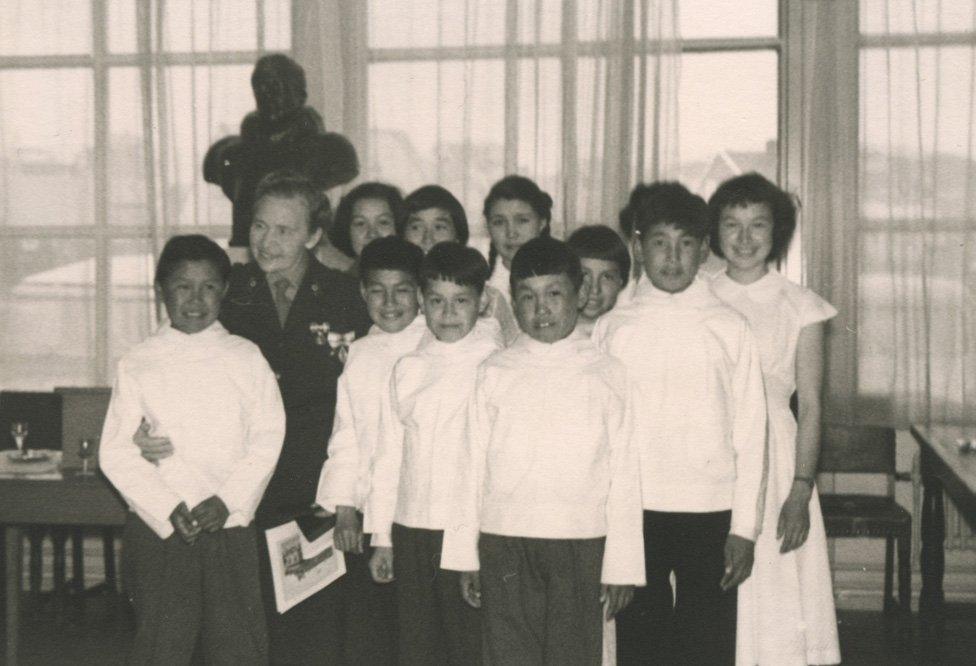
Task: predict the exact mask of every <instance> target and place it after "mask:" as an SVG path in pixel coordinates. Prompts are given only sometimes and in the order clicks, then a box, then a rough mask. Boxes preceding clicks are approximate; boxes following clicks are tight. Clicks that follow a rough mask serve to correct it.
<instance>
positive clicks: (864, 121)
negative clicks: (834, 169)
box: [857, 0, 976, 422]
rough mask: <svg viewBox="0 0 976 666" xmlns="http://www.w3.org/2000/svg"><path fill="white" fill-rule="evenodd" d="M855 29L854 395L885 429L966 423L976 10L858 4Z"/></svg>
mask: <svg viewBox="0 0 976 666" xmlns="http://www.w3.org/2000/svg"><path fill="white" fill-rule="evenodd" d="M860 26H861V49H860V178H859V181H860V182H859V189H860V225H859V233H858V243H859V248H858V257H859V263H858V267H857V276H858V285H859V289H858V330H859V336H858V352H859V353H858V363H859V368H858V390H859V393H860V394H861V396H862V397H863V398H865V399H867V401H868V403H869V404H870V403H871V402H872V401H874V402H876V403H878V404H879V406H880V409H879V411H878V412H877V414H878V416H880V418H882V419H885V420H894V421H896V422H898V421H900V422H903V421H907V420H913V419H915V420H921V419H929V418H931V419H932V420H935V421H940V420H941V421H952V420H962V419H965V418H966V417H967V404H966V403H967V402H971V401H972V399H973V389H972V387H973V386H974V385H976V384H974V382H976V369H974V366H973V360H974V359H973V356H972V355H973V348H974V346H973V340H974V338H973V334H972V333H971V331H972V330H973V325H974V324H976V320H974V318H973V306H974V305H976V290H974V289H973V287H974V276H976V256H974V254H973V251H972V248H973V247H974V240H976V238H974V225H973V219H974V214H976V160H974V152H976V138H974V133H973V129H974V126H973V121H974V120H976V48H974V46H973V45H974V43H976V12H974V3H973V2H972V1H971V0H966V1H957V2H931V3H927V2H910V1H909V0H887V1H885V2H882V1H881V0H861V3H860ZM968 417H969V418H970V419H971V413H969V414H968Z"/></svg>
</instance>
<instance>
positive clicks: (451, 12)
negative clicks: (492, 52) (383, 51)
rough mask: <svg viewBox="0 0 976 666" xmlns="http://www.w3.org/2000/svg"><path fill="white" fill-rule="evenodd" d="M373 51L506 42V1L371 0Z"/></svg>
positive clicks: (370, 17) (370, 24) (370, 30)
mask: <svg viewBox="0 0 976 666" xmlns="http://www.w3.org/2000/svg"><path fill="white" fill-rule="evenodd" d="M367 11H368V12H369V27H368V35H369V38H368V43H369V47H370V48H407V47H410V48H430V47H436V46H484V45H491V44H503V43H504V42H505V0H479V2H474V3H467V2H416V1H415V0H370V2H369V7H368V10H367Z"/></svg>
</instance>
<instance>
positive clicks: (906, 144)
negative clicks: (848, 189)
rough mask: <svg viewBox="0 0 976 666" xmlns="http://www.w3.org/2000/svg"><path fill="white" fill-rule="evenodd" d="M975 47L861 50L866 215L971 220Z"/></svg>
mask: <svg viewBox="0 0 976 666" xmlns="http://www.w3.org/2000/svg"><path fill="white" fill-rule="evenodd" d="M973 54H974V52H973V49H971V48H968V47H962V46H953V47H945V48H918V49H915V48H898V49H863V50H862V51H861V77H860V80H861V173H862V180H861V213H862V215H865V216H868V217H871V218H875V219H878V218H888V217H891V218H893V219H906V218H907V219H915V218H920V217H922V216H923V215H924V216H926V217H929V218H930V219H931V218H934V219H936V220H940V219H945V220H958V219H959V218H960V217H962V216H966V217H971V215H972V212H973V204H974V202H973V192H974V190H973V187H974V186H976V163H974V162H973V155H974V153H976V140H974V137H973V136H971V135H970V132H969V129H970V127H971V126H972V124H973V121H974V119H976V103H974V100H976V98H974V94H973V90H974V88H973V86H972V85H971V83H970V81H971V79H972V77H973V73H974V72H973V57H974V55H973Z"/></svg>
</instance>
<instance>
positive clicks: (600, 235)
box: [566, 224, 630, 287]
mask: <svg viewBox="0 0 976 666" xmlns="http://www.w3.org/2000/svg"><path fill="white" fill-rule="evenodd" d="M566 244H567V245H568V246H569V249H571V250H572V251H573V252H575V253H576V256H578V257H579V258H580V259H600V260H602V261H612V262H613V263H615V264H617V269H618V270H620V277H621V278H622V279H623V286H624V287H626V286H627V281H628V280H630V252H629V251H628V250H627V245H626V243H624V241H623V239H622V238H620V234H618V233H617V232H616V231H614V230H613V229H611V228H610V227H607V226H604V225H602V224H591V225H588V226H585V227H580V228H579V229H577V230H576V231H574V232H573V233H572V235H570V237H569V238H568V239H566Z"/></svg>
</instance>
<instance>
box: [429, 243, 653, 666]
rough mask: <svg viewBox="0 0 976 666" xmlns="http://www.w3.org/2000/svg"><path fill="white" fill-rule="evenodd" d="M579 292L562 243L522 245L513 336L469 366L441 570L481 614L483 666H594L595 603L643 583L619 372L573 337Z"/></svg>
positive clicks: (576, 264) (572, 260) (598, 619)
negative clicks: (467, 425)
mask: <svg viewBox="0 0 976 666" xmlns="http://www.w3.org/2000/svg"><path fill="white" fill-rule="evenodd" d="M588 287H589V282H588V281H587V282H586V283H584V277H583V271H582V268H581V265H580V260H579V258H578V257H577V256H576V255H575V254H573V252H572V251H571V250H570V249H569V247H568V246H567V245H566V244H565V243H563V242H561V241H558V240H555V239H553V238H547V237H540V238H536V239H534V240H530V241H529V242H527V243H525V245H523V246H522V247H521V248H520V249H519V251H518V252H517V253H516V254H515V256H514V258H513V259H512V265H511V291H512V303H513V306H514V308H515V316H516V318H517V319H518V323H519V328H520V329H521V331H522V334H521V335H520V336H519V337H518V338H516V340H515V341H514V342H513V344H512V346H510V347H509V348H508V349H505V350H503V351H500V352H498V353H497V354H494V355H493V356H491V357H490V358H489V359H488V360H486V361H485V362H484V363H482V365H481V367H480V368H479V371H478V382H477V385H476V388H475V400H474V403H473V407H472V409H473V416H472V418H471V424H472V425H471V437H470V438H469V439H468V440H467V442H466V444H467V446H466V453H467V460H468V462H466V463H465V465H464V466H463V468H462V470H463V481H462V483H461V486H460V487H461V497H460V498H459V503H458V506H459V516H458V519H457V521H456V522H457V524H456V527H455V528H454V529H453V530H451V531H449V532H448V533H447V534H446V536H445V538H444V552H443V555H442V558H441V566H442V567H444V568H447V569H457V570H460V571H462V574H461V594H462V596H463V597H464V598H465V600H466V601H467V602H468V603H469V604H471V605H472V606H474V607H480V608H482V612H483V613H484V619H483V623H482V626H483V630H484V636H485V647H486V651H487V653H486V658H487V659H486V660H487V662H488V663H491V664H513V663H520V664H540V665H542V664H567V665H569V664H594V665H598V664H600V663H601V658H602V656H603V644H602V640H603V629H604V627H603V615H604V612H603V607H604V605H605V607H606V613H605V615H606V618H607V619H610V618H612V617H613V616H614V615H616V614H617V612H618V611H620V610H621V609H622V608H624V607H625V606H626V605H627V604H628V603H629V601H630V599H631V597H632V596H633V586H634V585H643V584H644V552H643V537H642V531H641V496H640V485H639V474H638V469H637V461H636V458H635V457H634V456H633V455H632V449H631V447H630V434H631V433H630V427H629V419H630V416H629V413H628V409H627V407H626V405H627V386H626V376H625V370H624V367H623V366H622V365H621V364H620V363H619V362H618V361H616V360H614V359H611V358H610V357H609V356H606V355H605V354H603V353H602V352H600V351H599V350H598V349H597V347H596V345H595V344H594V343H593V342H591V341H590V340H589V338H588V337H587V336H586V335H584V334H583V333H582V332H581V331H576V330H574V329H575V327H576V324H577V319H578V317H579V312H580V310H581V309H582V308H583V307H584V306H585V305H586V302H587V292H588ZM479 532H480V538H479ZM601 583H602V585H601Z"/></svg>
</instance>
